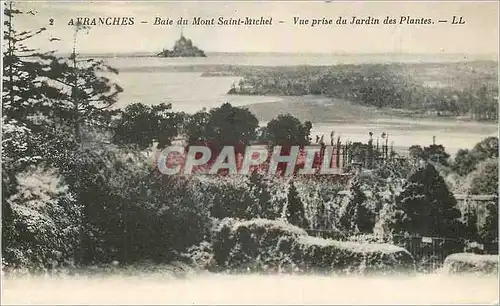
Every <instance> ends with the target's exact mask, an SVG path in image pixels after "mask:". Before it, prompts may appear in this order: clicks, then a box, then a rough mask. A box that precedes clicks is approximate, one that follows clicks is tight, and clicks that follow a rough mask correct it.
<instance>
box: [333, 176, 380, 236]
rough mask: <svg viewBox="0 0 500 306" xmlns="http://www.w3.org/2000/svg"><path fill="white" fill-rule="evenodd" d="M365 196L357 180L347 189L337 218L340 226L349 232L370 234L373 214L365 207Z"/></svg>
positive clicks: (373, 223)
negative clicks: (347, 193)
mask: <svg viewBox="0 0 500 306" xmlns="http://www.w3.org/2000/svg"><path fill="white" fill-rule="evenodd" d="M366 200H367V198H366V196H365V194H364V192H363V190H361V184H360V182H359V180H358V178H355V179H354V180H353V181H352V183H351V187H350V188H349V195H348V197H347V198H346V200H345V204H344V206H343V208H342V210H341V213H340V216H339V223H340V226H341V227H342V228H343V229H345V230H347V231H350V232H355V233H371V232H372V231H373V227H374V226H375V214H374V213H373V212H372V211H371V210H370V209H369V208H368V207H367V206H366V204H367V203H366Z"/></svg>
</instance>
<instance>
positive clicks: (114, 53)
mask: <svg viewBox="0 0 500 306" xmlns="http://www.w3.org/2000/svg"><path fill="white" fill-rule="evenodd" d="M54 53H55V54H71V52H58V51H55V52H54ZM157 53H158V52H157V51H119V52H112V51H108V52H79V53H78V54H80V55H109V56H116V55H156V54H157ZM205 53H206V54H276V55H281V54H283V55H296V56H298V55H337V56H338V55H340V56H342V55H351V56H352V55H360V56H363V55H426V56H431V55H437V56H442V55H444V56H474V57H475V56H491V57H495V58H496V59H498V57H499V53H466V52H446V53H444V52H435V53H431V52H429V53H427V52H415V53H413V52H344V51H333V52H286V51H205Z"/></svg>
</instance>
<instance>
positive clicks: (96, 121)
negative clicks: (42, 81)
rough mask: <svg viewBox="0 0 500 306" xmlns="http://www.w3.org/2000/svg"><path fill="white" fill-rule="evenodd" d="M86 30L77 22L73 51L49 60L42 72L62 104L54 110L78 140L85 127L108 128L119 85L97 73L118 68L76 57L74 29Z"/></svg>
mask: <svg viewBox="0 0 500 306" xmlns="http://www.w3.org/2000/svg"><path fill="white" fill-rule="evenodd" d="M83 30H86V27H84V26H82V25H81V24H80V23H78V24H76V25H75V32H74V37H73V38H74V39H73V51H72V53H71V56H70V57H69V58H67V59H65V58H57V59H56V60H52V61H51V63H50V70H48V71H47V72H46V73H45V74H44V76H46V77H48V78H50V79H51V80H53V81H55V82H56V83H57V84H58V85H59V92H60V95H59V99H58V100H61V101H64V102H65V105H66V108H65V109H63V110H58V115H59V117H62V118H63V119H64V121H65V123H67V124H69V126H70V127H71V131H72V133H73V136H74V138H75V140H76V141H77V142H78V143H80V142H81V141H82V138H83V137H84V132H85V131H89V130H90V131H92V130H97V131H109V130H110V129H111V118H112V116H113V115H115V114H116V113H117V111H116V110H113V109H112V106H113V105H114V104H115V103H116V101H117V97H118V94H119V93H120V92H122V91H123V89H122V88H121V87H120V86H119V85H117V84H115V83H111V80H110V79H109V78H108V77H106V76H102V75H101V76H100V75H98V74H99V73H107V74H118V71H117V70H116V69H114V68H112V67H110V66H109V65H107V64H105V63H104V61H97V60H94V59H78V53H77V51H76V50H77V37H78V33H79V32H81V31H83Z"/></svg>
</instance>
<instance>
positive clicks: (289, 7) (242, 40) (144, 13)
mask: <svg viewBox="0 0 500 306" xmlns="http://www.w3.org/2000/svg"><path fill="white" fill-rule="evenodd" d="M498 5H499V4H498V1H490V2H481V1H471V2H456V1H454V2H451V1H446V2H437V1H432V2H431V1H428V2H425V1H415V2H411V1H400V2H397V1H386V2H369V3H366V2H361V1H351V2H340V1H335V0H333V1H331V2H325V1H293V2H292V1H274V2H264V1H253V2H250V1H246V2H243V1H239V2H236V1H234V2H229V1H224V2H222V1H219V2H213V1H212V2H208V1H207V2H194V1H192V2H188V1H182V2H180V1H179V2H160V1H154V2H145V1H141V2H140V1H133V2H127V1H107V2H96V1H94V2H81V1H80V2H76V1H73V2H55V1H52V2H22V3H20V4H18V6H19V7H20V8H22V9H29V10H35V11H37V14H36V15H34V16H33V15H31V14H26V15H22V16H20V17H16V20H15V21H14V24H15V26H16V28H18V29H22V30H29V29H36V28H39V27H47V31H46V32H45V33H44V35H43V36H39V37H36V38H35V39H33V40H32V42H31V43H30V45H31V46H33V47H38V48H40V49H42V50H46V49H56V50H58V51H60V52H70V51H71V48H72V40H73V34H74V27H73V26H70V25H68V22H69V20H70V19H71V18H77V17H89V18H96V17H134V18H135V25H133V26H94V27H92V28H91V29H90V30H89V31H88V33H83V32H82V33H80V34H79V36H78V51H79V53H128V52H159V51H161V50H162V49H163V48H171V47H172V46H173V44H174V42H175V40H176V39H177V38H178V37H179V35H180V32H181V27H180V26H178V25H175V24H174V25H173V26H154V25H153V24H152V23H153V21H154V19H155V18H156V17H161V18H163V19H166V18H171V19H174V20H177V19H178V18H180V17H183V18H185V19H188V20H189V21H190V22H191V21H192V19H193V18H194V17H202V18H213V17H215V18H216V19H217V18H218V17H219V16H222V17H224V18H238V17H242V18H244V17H246V16H248V17H252V18H260V17H261V16H262V17H264V18H269V17H272V18H273V25H272V26H247V27H246V26H217V25H216V26H204V27H201V26H193V25H187V26H183V27H182V31H183V33H184V35H185V36H186V37H188V38H190V39H192V41H193V42H194V44H195V45H196V46H198V47H199V48H201V49H203V50H205V51H207V52H294V53H310V52H315V53H419V54H421V53H431V54H436V53H438V54H439V53H460V54H498V44H499V30H498ZM454 15H455V16H463V19H464V20H465V22H466V24H464V25H451V24H450V21H451V19H452V17H453V16H454ZM339 16H344V17H345V18H347V19H348V22H350V20H351V19H352V16H357V17H360V18H366V17H369V16H371V17H375V18H379V19H380V22H381V23H382V21H383V20H384V19H385V17H386V16H390V17H391V18H392V17H394V18H396V19H398V20H399V18H400V17H401V16H410V18H417V19H420V18H422V17H423V18H432V19H433V20H435V24H431V25H384V24H380V25H362V26H360V25H357V26H356V25H349V24H348V25H344V26H340V25H335V24H334V25H325V26H316V27H311V26H310V25H307V26H297V25H294V24H293V20H294V17H300V18H301V19H313V18H323V17H325V18H327V19H334V20H336V19H337V18H338V17H339ZM50 19H53V25H49V20H50ZM440 19H447V20H449V22H448V23H438V22H437V20H440ZM142 20H144V21H148V23H147V24H141V23H140V21H142ZM278 20H282V21H284V23H279V22H278ZM50 37H57V38H59V39H61V41H56V42H51V43H49V42H48V39H49V38H50Z"/></svg>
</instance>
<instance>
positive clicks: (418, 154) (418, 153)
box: [408, 145, 424, 159]
mask: <svg viewBox="0 0 500 306" xmlns="http://www.w3.org/2000/svg"><path fill="white" fill-rule="evenodd" d="M408 153H409V155H410V158H412V159H420V158H424V149H422V147H421V146H419V145H413V146H411V147H410V148H409V149H408Z"/></svg>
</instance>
